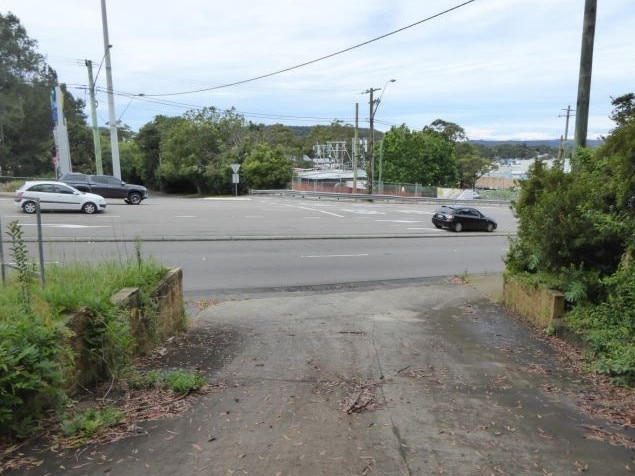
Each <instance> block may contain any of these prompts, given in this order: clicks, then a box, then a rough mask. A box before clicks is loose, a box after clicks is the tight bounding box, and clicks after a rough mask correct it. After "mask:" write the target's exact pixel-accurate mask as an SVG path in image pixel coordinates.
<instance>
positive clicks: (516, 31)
mask: <svg viewBox="0 0 635 476" xmlns="http://www.w3.org/2000/svg"><path fill="white" fill-rule="evenodd" d="M35 3H36V2H29V1H24V0H4V2H3V7H2V8H3V9H6V10H5V11H12V12H13V13H15V14H16V15H17V16H18V18H20V20H21V22H22V24H23V25H24V26H25V27H26V28H27V31H28V33H29V35H30V36H31V37H32V38H34V39H36V40H38V42H39V48H40V51H41V52H42V53H44V54H46V55H47V57H48V58H49V63H50V64H51V65H52V66H53V67H54V68H55V69H56V70H57V72H58V74H59V77H60V80H61V81H63V82H66V83H67V84H69V85H73V86H75V85H77V86H78V87H79V88H80V89H71V91H72V92H74V93H76V94H77V95H80V97H81V96H83V94H84V91H83V89H81V88H83V87H85V85H86V83H87V73H86V69H85V67H84V66H83V62H82V61H83V59H85V58H88V59H92V60H93V62H94V63H95V68H97V66H98V65H99V64H100V62H101V60H102V58H103V40H102V31H101V11H100V8H99V7H98V5H96V3H97V2H90V3H89V2H86V1H85V0H58V1H56V2H37V3H38V4H37V5H36V4H35ZM459 3H461V2H460V1H459V0H455V1H453V0H435V1H434V2H421V1H420V0H395V1H394V2H390V3H387V2H385V1H384V0H367V1H364V2H362V1H360V0H350V1H347V2H342V1H335V0H324V1H322V2H320V3H319V5H318V6H316V4H315V3H314V2H303V1H297V0H296V1H291V0H271V1H269V2H253V1H250V0H234V1H232V2H228V1H225V0H216V1H214V2H208V1H203V0H180V1H179V3H178V8H175V6H174V5H173V4H165V3H161V2H154V1H150V0H136V1H134V2H129V1H124V0H108V2H107V8H108V21H109V30H110V42H111V43H112V45H113V48H112V63H113V76H114V83H115V84H114V86H115V90H116V91H122V92H126V93H131V94H140V93H143V94H146V95H148V94H161V93H173V92H184V91H191V90H196V89H204V88H211V87H216V86H221V85H224V84H227V83H232V82H236V81H242V80H245V79H250V78H254V77H257V76H261V75H266V74H269V73H272V72H275V71H278V70H281V69H285V68H289V67H292V66H294V65H298V64H301V63H305V62H309V61H311V60H314V59H316V58H319V57H321V56H325V55H329V54H331V53H334V52H337V51H341V50H343V49H346V48H349V47H352V46H354V45H357V44H360V43H363V42H365V41H368V40H371V39H373V38H377V37H379V36H381V35H384V34H386V33H389V32H391V31H394V30H397V29H399V28H403V27H405V26H407V25H411V24H413V23H415V22H419V21H421V20H424V19H426V18H428V17H430V16H433V15H436V14H438V13H439V12H441V11H443V10H445V9H449V8H452V7H454V6H456V5H458V4H459ZM582 3H583V2H580V1H579V0H560V1H557V2H554V1H553V0H533V1H532V2H527V1H521V0H476V1H474V2H472V3H470V4H468V5H465V6H463V7H461V8H459V9H457V10H454V11H452V12H449V13H447V14H444V15H442V16H440V17H438V18H434V19H431V20H429V21H425V22H423V23H420V24H418V25H416V26H413V27H412V28H407V29H405V30H403V31H401V32H399V33H397V34H394V35H390V36H387V37H386V38H383V39H381V40H379V41H375V42H371V43H369V44H367V45H365V46H361V47H359V48H355V49H352V50H351V51H348V52H346V53H343V54H340V55H336V56H334V57H332V58H328V59H325V60H323V61H320V62H317V63H313V64H310V65H307V66H305V67H302V68H298V69H294V70H292V71H289V72H285V73H282V74H279V75H275V76H271V77H268V78H265V79H261V80H258V81H253V82H248V83H245V84H241V85H238V86H234V87H231V88H226V89H218V90H213V91H209V92H203V93H196V94H188V95H180V96H166V97H163V98H161V100H160V102H161V103H160V104H159V103H157V102H156V101H155V102H150V98H143V99H142V98H135V99H132V100H131V99H130V97H128V96H120V97H117V100H116V102H117V110H118V111H123V110H124V109H125V115H124V117H123V118H122V119H123V121H124V122H126V123H128V124H130V125H131V126H132V127H133V128H138V127H140V126H141V125H143V124H144V123H146V122H148V121H150V120H152V118H153V117H154V115H157V114H168V115H180V114H182V113H183V112H184V111H185V110H187V109H188V108H191V107H203V106H211V105H213V106H216V107H219V108H221V109H225V108H230V107H232V106H234V107H236V109H237V110H239V111H244V112H246V113H250V114H251V117H248V119H252V120H256V121H260V120H262V121H263V122H266V123H269V122H283V123H286V124H295V123H297V124H304V125H306V124H309V125H310V124H311V123H319V122H321V123H324V122H330V120H332V119H335V118H341V119H343V120H345V121H348V122H350V121H352V120H354V108H355V103H359V105H360V116H361V120H362V121H363V120H367V118H368V112H367V111H366V110H367V109H368V95H363V94H361V92H362V91H364V90H366V89H368V88H370V87H374V88H376V87H382V86H383V85H384V84H385V82H386V81H387V80H388V79H391V78H396V79H397V82H396V83H394V84H392V83H391V84H390V85H389V86H388V88H387V90H386V92H385V96H384V98H383V101H382V105H381V108H380V109H379V110H378V116H377V118H378V121H380V122H378V127H380V128H381V127H389V125H390V124H402V123H405V124H407V125H408V126H410V127H412V128H415V129H416V128H421V127H423V126H425V125H426V124H429V122H431V121H432V120H434V119H437V118H443V119H445V120H451V121H453V122H457V123H459V124H460V125H462V126H463V127H464V128H466V130H470V129H471V130H474V131H477V133H478V134H489V136H490V137H491V138H496V137H499V138H502V137H506V138H507V137H516V138H520V139H522V138H523V135H525V134H526V135H531V136H532V137H534V136H535V135H541V134H542V135H544V136H545V137H550V138H557V137H559V136H560V135H561V134H562V131H563V128H564V123H563V120H562V119H561V118H559V117H558V115H559V114H560V113H561V111H562V108H566V107H567V105H569V104H571V105H572V106H575V102H576V97H577V81H578V70H579V55H580V41H581V34H582V18H583V5H582ZM599 3H600V4H599V5H598V21H597V28H596V41H595V53H594V69H593V83H592V89H591V92H592V98H591V115H590V119H589V132H590V134H591V132H592V131H593V134H606V133H607V132H608V130H610V128H611V127H612V125H611V122H610V120H608V115H609V114H610V108H611V106H610V97H611V96H618V95H620V94H624V93H627V92H632V91H633V86H632V85H633V84H635V82H634V81H633V79H634V78H635V64H634V63H633V54H634V53H635V51H634V48H633V45H634V44H635V32H634V29H633V28H632V24H633V19H634V18H635V5H634V4H633V2H632V0H612V1H611V2H599ZM77 60H82V61H80V62H78V61H77ZM98 84H99V85H100V86H101V87H102V88H103V87H104V86H105V83H104V75H103V72H102V74H101V75H100V76H99V78H98ZM166 101H168V102H166ZM105 105H106V100H105V97H104V96H103V95H101V97H100V112H99V114H100V118H102V121H103V120H104V118H106V117H107V113H106V112H105V111H103V110H102V108H103V107H104V106H105ZM364 118H365V119H364ZM311 121H313V122H311ZM362 125H367V124H362Z"/></svg>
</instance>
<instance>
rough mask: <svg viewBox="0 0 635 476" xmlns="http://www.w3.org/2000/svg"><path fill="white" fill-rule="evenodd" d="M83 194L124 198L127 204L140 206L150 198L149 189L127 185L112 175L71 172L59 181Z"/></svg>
mask: <svg viewBox="0 0 635 476" xmlns="http://www.w3.org/2000/svg"><path fill="white" fill-rule="evenodd" d="M58 180H59V181H60V182H64V183H66V184H68V185H71V186H73V187H75V188H76V189H77V190H80V191H82V192H91V193H96V194H97V195H101V196H102V197H104V198H122V199H123V200H124V201H125V202H126V203H129V204H132V205H139V204H140V203H141V201H142V200H145V199H146V198H148V189H147V188H145V187H144V186H143V185H134V184H131V183H126V182H123V181H121V180H120V179H118V178H117V177H113V176H112V175H87V174H80V173H73V172H69V173H66V174H63V175H62V176H61V177H60V178H59V179H58Z"/></svg>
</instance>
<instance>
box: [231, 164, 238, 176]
mask: <svg viewBox="0 0 635 476" xmlns="http://www.w3.org/2000/svg"><path fill="white" fill-rule="evenodd" d="M231 165H232V170H233V171H234V173H235V174H237V173H238V169H240V164H231Z"/></svg>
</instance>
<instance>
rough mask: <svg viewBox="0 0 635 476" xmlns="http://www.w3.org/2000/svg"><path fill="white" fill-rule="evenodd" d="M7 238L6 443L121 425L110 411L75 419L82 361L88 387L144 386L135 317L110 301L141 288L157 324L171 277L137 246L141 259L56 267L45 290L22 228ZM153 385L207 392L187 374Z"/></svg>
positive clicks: (2, 412)
mask: <svg viewBox="0 0 635 476" xmlns="http://www.w3.org/2000/svg"><path fill="white" fill-rule="evenodd" d="M6 233H7V235H8V236H9V238H10V249H11V255H12V256H11V257H12V260H13V262H14V263H15V268H16V269H15V270H14V271H12V272H10V273H8V279H7V282H6V283H5V284H4V285H3V286H1V287H0V440H2V439H13V438H18V439H19V438H24V437H27V436H29V435H30V434H32V433H33V432H34V431H36V430H39V429H41V427H42V424H43V422H44V421H49V422H50V421H51V419H52V420H53V421H58V422H61V424H62V429H63V430H64V432H67V433H68V432H70V431H77V432H79V433H81V434H85V435H87V434H89V433H91V432H95V431H97V428H98V427H100V426H102V425H109V424H111V423H113V422H116V421H118V419H119V413H118V412H117V411H110V410H107V409H104V408H102V409H94V410H91V411H87V412H85V413H82V415H81V416H70V415H69V411H72V405H71V400H70V398H71V397H72V393H71V392H72V388H71V386H72V383H73V382H74V380H73V379H74V365H75V363H76V360H77V359H79V358H81V359H84V360H85V362H84V363H85V365H86V366H87V367H88V368H90V369H91V370H92V372H91V373H90V381H88V382H83V385H86V386H92V385H95V384H98V383H99V382H100V381H103V380H104V379H124V380H125V379H135V378H137V377H136V376H135V373H134V371H132V370H131V368H130V364H131V360H132V357H133V356H134V350H135V349H134V342H133V339H132V336H131V329H130V322H129V317H128V312H126V311H122V310H120V309H119V308H118V307H116V306H115V305H114V304H113V303H112V302H111V301H110V298H111V296H112V295H113V294H115V293H116V292H117V291H119V290H120V289H122V288H126V287H135V288H139V290H140V294H141V300H142V304H143V306H142V308H143V311H142V312H143V313H144V315H145V318H146V319H147V320H148V321H150V322H152V321H153V315H154V314H153V312H154V307H153V303H152V301H151V299H150V293H151V292H152V290H153V289H154V288H155V287H156V286H157V284H158V283H159V282H160V281H161V280H162V279H163V277H164V276H165V274H166V272H167V269H166V268H165V267H164V266H162V265H161V264H159V263H157V262H155V261H154V260H152V259H150V258H144V257H143V256H142V253H141V248H140V246H141V245H140V244H137V247H136V253H135V254H134V256H132V257H130V258H123V257H122V259H121V260H120V261H117V262H102V263H98V264H95V265H90V264H85V263H72V264H65V265H49V266H47V268H46V270H45V271H46V273H45V276H46V284H45V286H44V287H42V286H41V283H40V279H39V278H38V276H37V275H36V271H37V270H36V267H35V265H33V264H32V262H31V260H30V259H29V255H28V251H27V247H26V246H25V243H24V240H23V237H22V230H21V227H20V225H19V224H18V223H17V222H11V223H10V224H9V226H8V231H7V232H6ZM78 313H79V314H81V315H84V316H87V317H88V318H87V319H86V320H85V321H84V322H85V326H86V328H85V329H83V332H82V334H81V335H83V336H84V337H83V341H82V349H83V350H82V351H81V356H80V355H79V354H78V351H77V349H75V348H74V347H73V344H72V337H73V335H74V333H75V330H74V329H73V326H72V324H71V322H72V316H73V315H75V314H78ZM149 329H150V331H151V329H152V327H151V326H150V327H149ZM151 382H152V384H153V385H160V386H162V387H164V388H166V389H171V390H172V391H174V392H188V391H191V390H193V389H196V388H200V386H201V385H202V384H203V382H202V381H201V380H200V377H199V376H197V375H190V374H188V373H184V372H176V373H174V374H169V375H164V376H157V377H156V378H153V379H152V380H151ZM73 429H75V430H73Z"/></svg>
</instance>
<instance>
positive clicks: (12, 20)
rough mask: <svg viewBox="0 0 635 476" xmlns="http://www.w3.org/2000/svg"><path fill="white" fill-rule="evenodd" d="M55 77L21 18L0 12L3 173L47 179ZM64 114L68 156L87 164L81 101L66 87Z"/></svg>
mask: <svg viewBox="0 0 635 476" xmlns="http://www.w3.org/2000/svg"><path fill="white" fill-rule="evenodd" d="M56 84H57V74H56V73H55V71H54V70H53V69H52V68H51V67H50V66H49V65H48V64H47V63H46V61H45V60H44V57H43V56H42V55H41V54H40V53H38V51H37V41H35V40H33V39H31V38H29V36H28V34H27V32H26V30H25V29H24V27H23V26H22V25H21V24H20V20H19V19H18V18H17V17H16V16H15V15H13V14H12V13H8V14H7V15H2V14H0V166H1V167H2V173H3V174H13V175H19V176H34V175H52V174H53V165H52V161H51V159H52V157H53V155H54V153H55V147H54V141H53V118H52V114H51V91H52V89H53V88H54V87H55V85H56ZM62 90H63V93H64V100H65V101H64V113H65V115H66V120H67V123H68V124H69V132H70V133H69V142H70V145H71V156H72V157H73V158H75V157H77V159H78V161H79V163H80V164H82V163H84V162H85V161H87V160H88V157H87V154H88V152H87V150H88V147H87V136H86V134H84V130H83V129H84V128H85V124H86V122H85V117H84V115H83V113H82V108H83V103H82V102H81V101H78V100H75V99H74V98H73V97H72V96H71V95H70V94H68V92H67V91H66V89H65V88H64V87H63V88H62Z"/></svg>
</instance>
